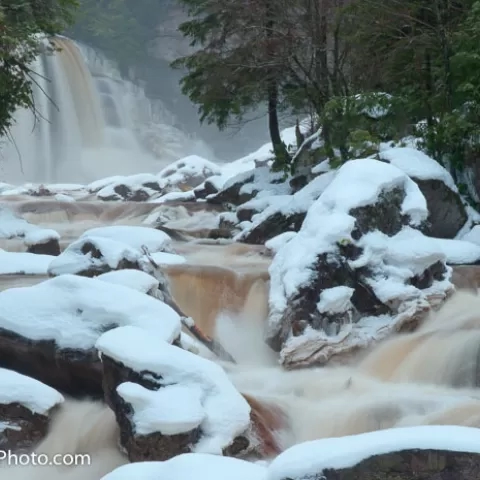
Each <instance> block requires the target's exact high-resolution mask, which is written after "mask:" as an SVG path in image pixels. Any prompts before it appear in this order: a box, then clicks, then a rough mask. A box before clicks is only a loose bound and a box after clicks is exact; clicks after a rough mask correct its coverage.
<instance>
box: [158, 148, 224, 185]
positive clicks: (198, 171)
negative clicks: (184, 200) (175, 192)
mask: <svg viewBox="0 0 480 480" xmlns="http://www.w3.org/2000/svg"><path fill="white" fill-rule="evenodd" d="M220 174H221V168H220V166H219V165H217V164H215V163H213V162H210V161H209V160H206V159H205V158H202V157H199V156H198V155H189V156H188V157H184V158H181V159H180V160H177V161H176V162H173V163H171V164H170V165H168V167H165V168H164V169H163V170H162V171H161V172H160V173H159V174H158V176H159V178H161V179H162V183H163V184H164V185H168V186H172V187H177V188H179V189H180V190H190V189H192V188H195V187H197V186H199V185H200V184H201V183H203V182H205V180H206V179H207V178H209V177H212V176H214V175H220Z"/></svg>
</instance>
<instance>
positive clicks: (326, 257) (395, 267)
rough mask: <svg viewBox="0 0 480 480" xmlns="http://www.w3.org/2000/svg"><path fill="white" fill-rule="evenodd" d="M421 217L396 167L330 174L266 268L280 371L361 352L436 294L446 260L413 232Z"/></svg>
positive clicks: (403, 324)
mask: <svg viewBox="0 0 480 480" xmlns="http://www.w3.org/2000/svg"><path fill="white" fill-rule="evenodd" d="M321 178H322V176H320V177H318V180H319V179H321ZM427 217H428V210H427V205H426V200H425V198H424V196H423V195H422V193H421V191H420V189H419V187H418V186H417V185H416V184H415V183H414V182H413V181H412V180H411V179H410V178H409V177H408V176H407V175H406V174H405V173H403V172H402V171H400V170H399V169H397V168H396V167H394V166H391V165H388V164H386V163H383V162H381V161H377V160H354V161H350V162H347V163H346V164H344V165H343V166H342V167H341V168H340V169H339V170H338V172H337V173H336V174H335V177H334V178H333V180H332V181H331V182H329V183H328V185H327V186H326V188H324V190H323V192H322V193H321V195H319V198H318V200H316V201H315V202H314V203H313V205H312V206H311V207H310V209H309V210H308V213H307V215H306V218H305V220H304V222H303V225H302V227H301V229H300V231H299V232H298V233H297V234H296V235H294V236H293V237H292V238H290V239H289V240H288V241H286V242H284V244H283V245H282V246H281V247H280V248H279V249H278V251H277V253H276V255H275V257H274V259H273V262H272V265H271V267H270V277H271V291H270V317H269V322H268V327H267V335H266V339H267V343H268V344H269V345H270V346H271V348H273V349H274V350H276V351H279V352H280V353H281V355H280V356H281V361H282V363H283V365H284V366H286V367H297V366H305V365H310V364H314V363H320V364H324V363H326V362H328V361H329V360H330V359H331V358H333V357H336V356H339V355H342V354H347V353H350V352H352V351H354V350H356V349H358V348H364V347H365V346H367V345H369V344H370V343H371V342H373V341H374V340H379V339H380V338H384V337H385V336H386V335H388V334H389V333H390V332H391V331H395V330H396V331H398V330H401V329H402V328H410V326H411V324H412V323H416V322H418V321H419V319H420V318H421V317H422V316H423V315H424V314H425V313H426V312H427V311H428V309H429V308H430V306H431V305H434V304H437V303H438V302H440V301H442V300H443V299H444V298H445V297H446V295H447V293H448V291H449V290H450V289H451V288H452V286H451V284H450V283H449V281H448V278H449V274H450V272H449V270H448V269H447V268H446V265H445V261H446V255H445V252H444V251H443V249H442V248H441V245H439V244H437V243H435V241H434V239H430V238H428V237H425V236H424V235H423V234H422V233H421V229H422V227H423V226H424V224H425V221H426V220H427ZM372 317H374V318H375V320H373V319H372ZM369 318H370V319H372V320H370V321H371V322H372V327H371V328H369V326H368V324H366V323H365V322H368V319H369ZM409 325H410V326H409Z"/></svg>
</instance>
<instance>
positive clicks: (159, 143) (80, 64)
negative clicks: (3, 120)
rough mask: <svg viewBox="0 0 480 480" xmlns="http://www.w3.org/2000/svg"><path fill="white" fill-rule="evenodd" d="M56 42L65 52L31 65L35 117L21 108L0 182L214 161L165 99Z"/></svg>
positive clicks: (66, 42) (94, 56) (72, 178)
mask: <svg viewBox="0 0 480 480" xmlns="http://www.w3.org/2000/svg"><path fill="white" fill-rule="evenodd" d="M52 42H53V44H54V45H55V47H56V48H58V49H59V51H58V52H56V53H55V54H53V55H48V54H42V55H41V56H40V57H38V58H37V59H36V60H35V62H34V64H33V65H32V69H33V71H34V72H35V73H36V77H35V78H36V84H35V85H34V99H35V108H36V115H34V114H33V113H32V112H30V111H28V110H26V109H22V110H19V111H18V112H17V115H16V123H15V125H14V127H13V128H12V131H11V138H9V139H3V140H4V142H3V145H2V149H1V153H0V155H1V157H0V179H1V180H2V181H7V182H14V183H19V182H25V181H32V182H39V183H40V182H89V181H91V180H94V179H98V178H101V177H105V176H109V175H128V174H133V173H138V172H142V171H143V172H145V171H150V172H154V173H155V172H157V171H158V170H160V169H161V168H163V167H164V166H165V165H167V164H168V163H170V162H172V161H174V160H176V159H178V158H180V157H182V156H186V155H189V154H192V153H196V154H198V155H203V156H206V157H209V158H210V159H212V157H213V153H212V151H211V149H210V148H209V147H208V146H207V145H206V144H205V143H204V142H203V141H201V140H199V139H196V138H194V137H192V136H188V135H187V134H186V133H185V132H183V131H182V130H180V129H179V128H176V127H175V116H174V115H173V114H172V113H171V112H169V111H168V110H167V108H166V107H165V106H164V105H163V104H162V102H161V101H160V100H155V101H152V100H149V99H148V98H147V97H146V95H145V92H144V91H143V89H142V88H141V87H140V86H138V85H134V84H133V83H131V82H129V81H127V80H124V79H122V78H121V76H120V74H119V72H118V71H117V70H116V68H115V65H114V64H113V63H112V62H109V61H108V60H107V59H106V58H105V57H104V56H103V55H102V54H101V53H99V52H96V51H95V50H93V49H91V48H89V47H86V46H84V45H80V44H78V43H76V42H74V41H72V40H70V39H68V38H65V37H56V38H54V39H53V40H52ZM213 159H214V158H213Z"/></svg>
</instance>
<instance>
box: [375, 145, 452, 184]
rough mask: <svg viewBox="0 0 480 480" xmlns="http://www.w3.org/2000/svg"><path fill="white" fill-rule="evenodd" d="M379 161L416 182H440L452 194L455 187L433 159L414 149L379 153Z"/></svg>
mask: <svg viewBox="0 0 480 480" xmlns="http://www.w3.org/2000/svg"><path fill="white" fill-rule="evenodd" d="M379 155H380V159H382V160H387V161H388V162H389V163H390V164H391V165H394V166H395V167H397V168H399V169H400V170H402V172H405V173H406V174H407V175H408V176H409V177H412V178H416V179H418V180H440V181H442V182H443V183H445V185H447V186H448V187H449V188H450V189H451V190H453V191H454V192H458V189H457V186H456V185H455V182H454V181H453V178H452V176H451V175H450V173H449V172H448V171H447V170H446V169H445V168H444V167H442V166H441V165H440V164H439V163H438V162H437V161H435V160H434V159H433V158H430V157H429V156H428V155H425V153H423V152H421V151H420V150H417V149H415V148H409V147H404V148H389V149H387V150H383V151H381V152H380V154H379Z"/></svg>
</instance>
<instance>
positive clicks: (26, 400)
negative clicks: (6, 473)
mask: <svg viewBox="0 0 480 480" xmlns="http://www.w3.org/2000/svg"><path fill="white" fill-rule="evenodd" d="M0 385H1V389H0V445H1V448H2V450H14V451H18V450H23V449H28V448H30V447H32V445H35V444H36V443H37V442H38V441H39V440H41V439H42V438H43V437H44V436H45V435H46V433H47V430H48V426H49V415H50V412H51V411H52V409H54V408H55V407H56V406H57V405H59V404H61V403H62V402H63V400H64V399H63V396H62V395H61V394H60V393H58V392H57V391H56V390H54V389H53V388H51V387H48V386H47V385H44V384H43V383H41V382H39V381H38V380H35V379H33V378H30V377H27V376H25V375H21V374H20V373H17V372H14V371H13V370H6V369H4V368H0Z"/></svg>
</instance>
